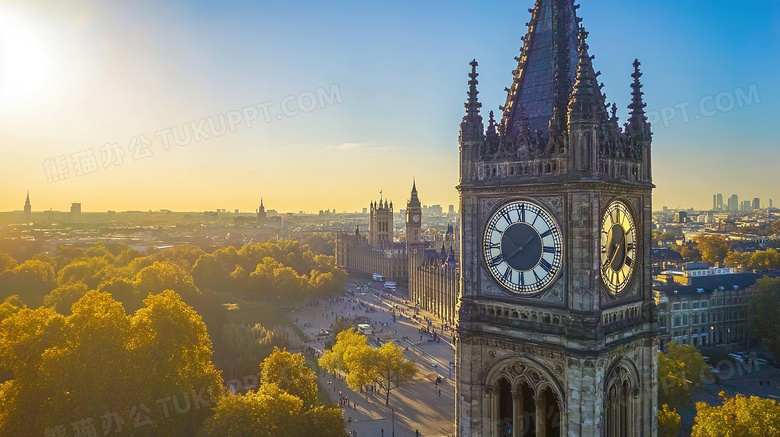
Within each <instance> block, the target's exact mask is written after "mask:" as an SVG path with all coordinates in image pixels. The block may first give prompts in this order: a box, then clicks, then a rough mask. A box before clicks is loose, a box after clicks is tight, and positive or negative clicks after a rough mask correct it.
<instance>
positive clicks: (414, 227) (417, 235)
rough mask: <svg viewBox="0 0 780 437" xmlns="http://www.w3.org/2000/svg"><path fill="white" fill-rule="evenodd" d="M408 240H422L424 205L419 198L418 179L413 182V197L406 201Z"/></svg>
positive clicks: (410, 242) (412, 242) (410, 241)
mask: <svg viewBox="0 0 780 437" xmlns="http://www.w3.org/2000/svg"><path fill="white" fill-rule="evenodd" d="M406 241H407V243H409V244H416V243H421V242H422V205H421V204H420V199H418V198H417V181H414V182H412V197H411V198H410V199H409V201H407V202H406Z"/></svg>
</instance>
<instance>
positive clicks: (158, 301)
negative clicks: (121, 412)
mask: <svg viewBox="0 0 780 437" xmlns="http://www.w3.org/2000/svg"><path fill="white" fill-rule="evenodd" d="M131 324H132V326H131V330H132V339H131V343H130V348H131V350H132V351H134V359H133V362H134V364H135V365H136V366H137V367H136V369H137V370H136V372H135V374H136V375H138V376H137V379H136V381H135V382H136V384H137V385H138V387H141V388H143V393H142V397H141V398H142V399H168V401H169V403H168V408H172V407H171V403H172V401H173V399H172V397H173V395H177V396H179V402H181V400H182V398H183V397H184V394H185V393H187V394H190V393H192V392H193V390H194V391H195V393H197V394H204V393H205V395H204V396H203V397H204V398H205V400H206V402H209V403H212V402H214V401H215V400H216V399H217V398H218V397H219V396H220V395H221V391H219V390H222V389H221V387H222V382H223V381H222V378H221V377H220V376H219V372H218V371H217V369H216V368H215V367H214V364H213V363H212V361H211V340H210V339H209V336H208V334H207V332H206V325H205V324H204V323H203V320H202V319H201V317H200V315H199V314H198V313H197V312H196V311H195V310H194V309H193V308H192V307H190V306H189V305H187V304H185V303H184V302H182V300H181V298H180V297H179V295H178V294H177V293H176V292H175V291H172V290H165V291H163V292H162V293H158V294H153V295H150V296H149V297H147V298H146V299H145V300H144V307H143V308H141V309H139V310H138V311H136V312H135V314H134V315H133V316H132V318H131ZM218 388H219V390H218ZM209 413H210V410H209V409H208V408H194V406H193V408H191V409H190V410H189V411H188V412H187V414H171V416H170V418H168V419H167V420H162V419H160V421H158V422H156V423H155V428H154V429H153V431H154V433H156V435H174V434H178V435H194V434H195V430H197V429H198V428H199V427H200V424H201V423H202V421H203V420H204V419H205V418H206V417H208V415H209Z"/></svg>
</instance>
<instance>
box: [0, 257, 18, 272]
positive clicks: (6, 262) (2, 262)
mask: <svg viewBox="0 0 780 437" xmlns="http://www.w3.org/2000/svg"><path fill="white" fill-rule="evenodd" d="M16 266H17V262H16V260H15V259H13V257H11V255H9V254H7V253H0V273H3V272H5V271H6V270H13V269H14V268H15V267H16Z"/></svg>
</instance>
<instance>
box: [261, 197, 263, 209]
mask: <svg viewBox="0 0 780 437" xmlns="http://www.w3.org/2000/svg"><path fill="white" fill-rule="evenodd" d="M262 207H263V198H262V197H261V198H260V208H262Z"/></svg>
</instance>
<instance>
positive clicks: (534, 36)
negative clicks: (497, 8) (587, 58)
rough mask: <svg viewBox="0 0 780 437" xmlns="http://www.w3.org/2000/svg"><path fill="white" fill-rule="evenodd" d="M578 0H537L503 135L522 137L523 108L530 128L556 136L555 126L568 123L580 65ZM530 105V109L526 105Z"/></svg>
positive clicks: (510, 90) (511, 90)
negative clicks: (519, 133) (578, 65)
mask: <svg viewBox="0 0 780 437" xmlns="http://www.w3.org/2000/svg"><path fill="white" fill-rule="evenodd" d="M576 9H577V7H576V6H575V5H574V0H536V5H535V6H534V8H533V9H529V12H531V21H530V22H528V23H527V26H528V32H527V33H526V35H525V36H523V37H522V38H521V40H522V41H523V47H522V49H521V51H520V56H518V57H516V58H515V59H516V60H517V69H515V70H514V71H513V72H512V74H513V76H514V77H513V81H512V85H511V87H509V88H507V100H506V105H504V107H503V110H504V114H503V117H502V120H501V128H500V129H499V130H500V132H502V134H506V135H508V137H509V138H516V137H517V135H518V132H517V130H518V129H519V127H520V126H521V125H522V123H521V118H522V116H523V112H525V115H527V117H528V125H529V130H530V132H531V133H532V134H535V133H536V131H539V133H540V134H541V135H542V136H545V137H547V136H549V135H550V132H549V130H550V127H551V126H553V128H554V129H556V130H558V131H559V132H556V134H558V133H560V132H562V131H564V130H565V128H566V105H567V103H568V98H569V95H570V94H571V88H572V84H573V83H574V79H575V72H576V66H577V45H578V41H577V24H578V23H579V21H580V19H579V18H577V16H576V13H575V10H576ZM521 107H522V108H524V111H523V110H521V109H520V108H521Z"/></svg>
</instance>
